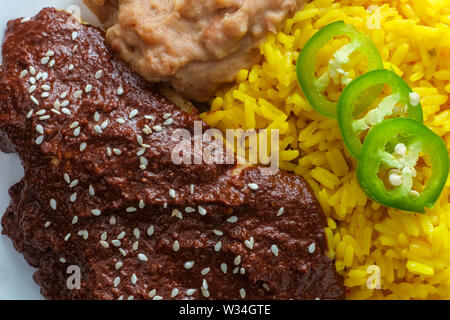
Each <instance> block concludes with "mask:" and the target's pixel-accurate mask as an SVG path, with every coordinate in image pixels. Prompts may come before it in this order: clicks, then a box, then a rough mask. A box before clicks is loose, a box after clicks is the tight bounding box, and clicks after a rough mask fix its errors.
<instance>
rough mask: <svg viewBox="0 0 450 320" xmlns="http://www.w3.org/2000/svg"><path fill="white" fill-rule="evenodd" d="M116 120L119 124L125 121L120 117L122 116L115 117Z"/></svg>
mask: <svg viewBox="0 0 450 320" xmlns="http://www.w3.org/2000/svg"><path fill="white" fill-rule="evenodd" d="M116 122H117V123H119V124H124V123H125V120H124V119H122V118H117V119H116Z"/></svg>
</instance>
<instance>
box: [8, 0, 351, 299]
mask: <svg viewBox="0 0 450 320" xmlns="http://www.w3.org/2000/svg"><path fill="white" fill-rule="evenodd" d="M69 18H70V15H69V14H67V13H65V12H62V11H57V10H55V9H44V10H42V11H41V12H40V13H39V14H38V15H37V16H36V17H34V18H28V19H27V18H24V19H18V20H15V21H12V22H10V23H9V25H8V31H7V34H6V37H5V44H4V46H3V57H4V58H3V67H2V69H0V71H1V73H0V87H1V88H2V91H1V92H0V148H1V149H2V150H4V151H9V152H16V153H18V155H19V156H20V158H21V160H22V163H23V165H24V167H25V176H24V178H23V179H22V181H21V182H19V183H18V184H16V185H15V186H14V187H12V188H11V191H10V194H11V197H12V202H11V205H10V207H9V208H8V210H7V212H6V214H5V216H4V218H3V220H2V224H3V228H4V232H5V233H6V234H7V235H8V236H9V237H10V238H11V239H12V240H13V241H14V243H15V246H16V248H17V249H18V250H19V251H21V252H23V254H24V256H25V257H26V259H27V261H28V262H29V263H30V264H31V265H32V266H35V267H37V268H38V269H39V270H38V271H37V273H36V275H35V279H36V281H37V282H38V283H39V285H40V286H41V288H42V293H43V295H44V296H46V297H47V298H53V299H128V300H132V299H154V300H161V299H316V298H320V299H338V298H342V297H343V295H344V293H343V285H342V281H341V279H340V277H339V276H338V275H337V274H336V272H335V270H334V266H333V264H332V262H331V261H330V259H328V258H327V256H326V251H327V247H326V241H325V236H324V232H323V225H324V221H323V219H324V218H323V213H322V211H321V209H320V207H319V205H318V203H317V200H316V199H315V198H314V196H313V195H312V193H311V191H310V189H309V187H308V186H307V184H306V183H305V182H304V181H303V179H301V178H300V177H296V176H293V175H288V174H285V173H279V174H276V175H273V176H269V175H264V174H263V173H262V170H261V169H260V168H258V167H244V168H236V167H234V166H231V165H215V164H201V165H175V164H174V163H172V161H171V158H170V154H171V151H172V150H173V148H174V147H175V145H176V142H175V141H172V139H171V137H172V134H173V132H174V131H175V130H177V129H180V128H183V129H188V130H193V129H192V128H193V122H194V121H196V120H198V117H197V114H196V113H195V112H185V111H183V110H182V109H180V108H179V107H177V106H176V105H174V104H173V103H171V102H169V101H168V100H166V99H165V98H163V97H161V96H160V95H159V94H157V93H156V91H155V90H154V89H153V88H152V87H151V86H150V85H149V84H148V83H146V82H144V81H143V80H141V79H140V78H139V77H138V76H137V75H135V74H134V73H133V72H132V71H130V70H129V69H128V67H127V66H126V65H125V64H124V63H123V62H121V61H120V59H119V58H118V57H117V56H116V55H115V54H114V53H113V52H112V51H111V49H110V48H109V47H108V45H106V44H105V38H104V33H103V32H102V31H101V30H99V29H97V28H95V27H91V26H86V25H81V24H79V25H76V26H73V23H72V24H68V19H69ZM70 265H76V266H79V267H80V268H81V270H82V287H81V288H80V289H79V290H70V289H68V288H67V287H66V285H65V282H64V281H62V280H61V279H65V278H66V269H67V267H68V266H70Z"/></svg>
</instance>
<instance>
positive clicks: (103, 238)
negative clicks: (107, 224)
mask: <svg viewBox="0 0 450 320" xmlns="http://www.w3.org/2000/svg"><path fill="white" fill-rule="evenodd" d="M106 239H108V232H106V231H105V232H103V233H102V234H101V235H100V240H103V241H106Z"/></svg>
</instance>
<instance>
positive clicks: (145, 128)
mask: <svg viewBox="0 0 450 320" xmlns="http://www.w3.org/2000/svg"><path fill="white" fill-rule="evenodd" d="M142 132H144V133H145V134H146V135H149V134H151V133H152V129H150V127H149V126H148V125H144V128H143V129H142Z"/></svg>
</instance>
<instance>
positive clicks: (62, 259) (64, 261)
mask: <svg viewBox="0 0 450 320" xmlns="http://www.w3.org/2000/svg"><path fill="white" fill-rule="evenodd" d="M59 262H61V263H66V262H67V261H66V259H64V258H59Z"/></svg>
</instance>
